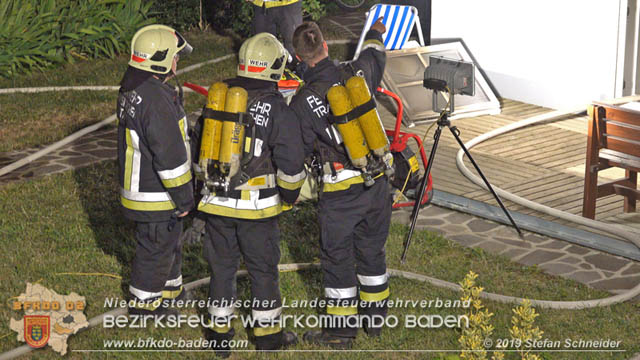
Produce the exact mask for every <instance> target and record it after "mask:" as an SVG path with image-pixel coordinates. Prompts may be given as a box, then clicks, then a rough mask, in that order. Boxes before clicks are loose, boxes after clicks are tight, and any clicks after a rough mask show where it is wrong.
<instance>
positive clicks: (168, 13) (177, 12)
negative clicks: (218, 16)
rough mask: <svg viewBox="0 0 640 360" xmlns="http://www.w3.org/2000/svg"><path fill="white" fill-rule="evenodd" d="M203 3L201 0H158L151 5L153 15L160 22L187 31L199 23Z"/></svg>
mask: <svg viewBox="0 0 640 360" xmlns="http://www.w3.org/2000/svg"><path fill="white" fill-rule="evenodd" d="M205 2H207V1H205ZM202 3H203V1H201V0H165V1H156V2H154V4H153V5H152V6H151V16H153V17H154V18H156V21H157V22H158V23H159V24H164V25H168V26H171V27H173V28H174V29H176V30H178V31H187V30H189V29H191V28H193V27H196V26H198V25H199V23H200V6H201V5H202V6H204V4H202ZM203 12H204V9H203Z"/></svg>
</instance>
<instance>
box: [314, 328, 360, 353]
mask: <svg viewBox="0 0 640 360" xmlns="http://www.w3.org/2000/svg"><path fill="white" fill-rule="evenodd" d="M302 339H303V340H304V341H305V342H306V343H309V344H315V345H322V346H328V347H330V348H333V349H350V348H351V345H353V338H350V337H342V336H335V335H330V334H329V333H326V332H324V331H322V330H310V331H307V332H305V333H304V336H303V337H302Z"/></svg>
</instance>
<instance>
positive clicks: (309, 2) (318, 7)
mask: <svg viewBox="0 0 640 360" xmlns="http://www.w3.org/2000/svg"><path fill="white" fill-rule="evenodd" d="M301 1H302V12H303V16H304V17H305V19H312V20H318V19H319V18H321V17H322V16H324V15H325V14H326V9H325V3H329V1H328V0H323V1H320V0H301ZM206 13H207V14H208V16H207V20H208V21H209V23H210V24H212V26H213V27H214V28H216V29H229V30H232V31H233V32H235V33H236V34H238V35H240V36H242V37H247V36H249V35H250V34H251V18H252V17H253V7H252V6H251V3H249V2H246V1H218V2H215V3H214V4H213V5H211V6H210V7H208V8H206Z"/></svg>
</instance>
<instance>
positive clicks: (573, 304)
mask: <svg viewBox="0 0 640 360" xmlns="http://www.w3.org/2000/svg"><path fill="white" fill-rule="evenodd" d="M336 43H342V42H336ZM233 56H234V55H232V54H230V55H226V56H222V57H218V58H215V59H212V60H209V61H206V62H203V63H199V64H195V65H192V66H189V67H187V68H185V69H183V70H181V71H178V74H181V73H185V72H188V71H191V70H195V69H197V68H200V67H202V66H204V65H207V64H213V63H217V62H220V61H224V60H226V59H230V58H231V57H233ZM113 89H117V87H113V86H106V87H105V86H96V87H86V86H83V87H46V88H18V89H2V90H0V94H10V93H17V92H23V93H24V92H28V93H33V92H42V91H60V90H98V91H103V90H113ZM582 109H584V108H581V109H580V110H574V111H569V112H566V111H565V112H560V111H556V112H551V113H548V114H543V115H539V116H534V117H532V118H529V119H525V120H522V121H519V122H517V123H514V124H511V125H508V126H505V127H502V128H499V129H496V130H494V131H491V132H488V133H486V134H483V135H481V136H479V137H476V138H475V139H473V140H471V141H469V142H467V143H466V144H465V145H466V146H467V147H468V148H469V149H470V148H472V147H473V146H475V145H477V144H479V143H481V142H483V141H486V140H488V139H490V138H492V137H495V136H498V135H500V134H504V133H506V132H509V131H513V130H515V129H519V128H522V127H524V126H528V125H531V124H536V123H541V122H545V121H551V120H553V119H557V118H559V117H562V116H566V115H569V114H574V113H576V112H581V111H583V110H582ZM113 120H115V114H114V115H111V116H109V117H107V118H106V119H104V120H102V121H100V122H98V123H96V124H94V125H91V126H89V127H87V128H84V129H82V130H80V131H78V132H76V133H74V134H72V135H70V136H68V137H66V138H64V139H62V140H60V141H58V142H56V143H54V144H52V145H49V146H47V147H46V148H44V149H42V150H40V151H38V152H37V153H34V154H32V155H30V156H27V157H26V158H23V159H21V160H19V161H16V162H14V163H12V164H10V165H8V166H5V167H3V168H2V169H0V176H2V175H5V174H7V173H9V172H11V171H13V170H15V169H17V168H19V167H21V166H24V165H26V164H28V163H30V162H32V161H34V160H36V159H37V158H39V157H42V156H44V155H46V154H47V153H50V152H51V151H55V150H56V149H58V148H60V147H62V146H64V145H66V144H68V143H70V142H73V141H74V140H76V139H78V138H80V137H81V136H84V135H86V134H88V133H90V132H92V131H95V130H97V129H99V128H101V127H103V126H105V125H107V124H109V123H110V122H112V121H113ZM463 154H464V153H463V152H462V151H460V152H458V154H457V158H456V164H457V166H458V169H459V170H460V171H461V172H462V173H463V175H465V176H466V177H467V178H469V179H470V180H471V181H473V182H475V183H476V184H478V185H480V186H482V185H481V183H482V182H481V180H480V179H479V178H477V177H476V176H475V175H473V174H472V173H471V172H470V171H469V170H468V169H467V168H466V167H465V166H464V164H463V162H462V159H463ZM495 189H496V191H497V192H498V193H499V194H500V195H501V196H502V197H504V198H506V199H509V200H511V201H513V202H515V203H519V204H521V205H523V206H527V207H531V208H532V209H535V210H538V211H541V212H544V213H547V214H550V215H553V216H557V217H559V218H563V219H567V220H571V221H574V222H576V223H579V224H582V225H585V226H590V227H593V228H597V229H600V230H603V231H607V232H609V233H612V234H615V235H617V236H620V237H622V238H624V239H627V240H629V241H631V242H632V243H633V244H635V245H636V246H638V247H640V240H639V239H637V235H634V234H632V233H630V232H629V231H627V230H625V229H624V228H621V227H619V226H613V225H610V224H604V223H602V222H598V221H594V220H587V219H584V218H581V217H578V216H576V215H572V214H568V213H565V212H562V211H559V210H556V209H552V208H549V207H546V206H543V205H541V204H537V203H534V202H531V201H529V200H526V199H523V198H520V197H518V196H516V195H513V194H511V193H508V192H506V191H504V190H501V189H498V188H495ZM525 204H526V205H525ZM318 266H319V265H318V264H313V263H296V264H281V265H279V266H278V268H279V270H280V271H281V272H288V271H300V270H306V269H310V268H315V267H318ZM388 272H389V274H390V275H391V276H398V277H402V278H405V279H409V280H415V281H420V282H424V283H428V284H431V285H433V286H436V287H441V288H446V289H449V290H453V291H459V290H460V286H459V285H458V284H454V283H452V282H448V281H444V280H440V279H436V278H433V277H429V276H426V275H422V274H417V273H412V272H407V271H401V270H396V269H388ZM237 275H238V276H245V275H247V272H246V270H241V271H239V272H238V274H237ZM208 283H209V278H208V277H206V278H202V279H199V280H196V281H193V282H190V283H188V284H186V285H185V289H186V290H187V291H190V290H193V289H195V288H198V287H200V286H203V285H206V284H208ZM638 294H640V284H638V285H636V286H635V287H634V288H632V289H631V290H628V291H626V292H624V293H622V294H619V295H614V296H610V297H607V298H602V299H593V300H582V301H580V300H579V301H550V300H530V301H531V304H532V305H533V306H537V307H540V308H549V309H565V310H578V309H587V308H594V307H604V306H610V305H613V304H617V303H621V302H624V301H627V300H629V299H632V298H634V297H635V296H637V295H638ZM479 296H480V297H481V298H484V299H487V300H492V301H496V302H501V303H520V302H522V300H524V298H521V297H514V296H506V295H500V294H493V293H488V292H482V293H481V294H480V295H479ZM124 314H126V309H125V308H121V309H115V310H111V311H109V312H106V313H103V314H101V315H98V316H95V317H93V318H91V319H90V320H89V326H88V327H87V328H85V329H83V330H87V329H90V328H92V327H95V326H97V325H99V324H100V323H101V322H102V321H103V318H104V316H107V315H113V316H117V315H124ZM31 350H33V349H32V348H31V347H30V346H28V345H23V346H20V347H17V348H15V349H13V350H10V351H7V352H5V353H2V354H0V360H6V359H13V358H15V357H17V356H20V355H24V354H26V353H28V352H30V351H31Z"/></svg>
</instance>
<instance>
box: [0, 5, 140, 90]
mask: <svg viewBox="0 0 640 360" xmlns="http://www.w3.org/2000/svg"><path fill="white" fill-rule="evenodd" d="M150 5H151V4H150V3H146V4H144V5H143V4H142V1H141V0H102V1H95V0H57V1H56V0H2V1H0V76H4V77H12V76H15V75H16V74H20V73H29V72H31V71H32V70H34V69H39V70H42V69H44V68H47V67H50V66H52V65H54V64H58V63H61V62H64V61H68V62H73V61H74V58H81V59H87V58H99V57H113V56H115V55H116V54H119V53H122V52H128V51H129V46H128V44H129V41H130V40H131V38H132V37H133V34H134V33H135V32H136V30H137V29H138V28H140V27H142V26H143V25H146V24H148V23H150V22H151V20H152V19H149V18H148V17H147V13H148V12H149V8H150Z"/></svg>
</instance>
